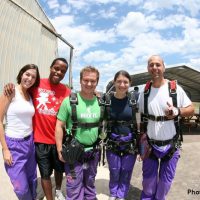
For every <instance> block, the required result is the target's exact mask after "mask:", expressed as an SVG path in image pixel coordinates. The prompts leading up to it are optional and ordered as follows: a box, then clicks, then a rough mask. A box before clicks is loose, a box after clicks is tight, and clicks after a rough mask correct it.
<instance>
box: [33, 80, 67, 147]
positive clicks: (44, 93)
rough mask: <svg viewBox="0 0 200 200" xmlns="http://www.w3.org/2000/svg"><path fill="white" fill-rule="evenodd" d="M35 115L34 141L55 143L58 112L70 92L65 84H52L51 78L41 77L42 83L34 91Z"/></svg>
mask: <svg viewBox="0 0 200 200" xmlns="http://www.w3.org/2000/svg"><path fill="white" fill-rule="evenodd" d="M31 93H32V98H33V104H34V107H35V115H34V117H33V130H34V141H35V142H38V143H44V144H55V126H56V120H57V117H56V116H57V112H58V110H59V108H60V105H61V103H62V101H63V99H64V98H65V97H67V96H69V94H70V89H69V88H67V87H66V86H65V85H64V84H62V83H60V84H58V85H54V84H51V83H50V82H49V79H41V80H40V85H39V87H37V88H34V89H33V90H32V91H31Z"/></svg>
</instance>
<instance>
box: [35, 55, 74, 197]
mask: <svg viewBox="0 0 200 200" xmlns="http://www.w3.org/2000/svg"><path fill="white" fill-rule="evenodd" d="M67 69H68V63H67V61H66V60H65V59H63V58H56V59H55V60H54V61H53V62H52V64H51V66H50V75H49V78H48V79H41V80H40V85H39V87H38V88H35V89H34V90H33V91H32V98H33V104H34V107H35V115H34V118H33V128H34V141H35V147H36V159H37V163H38V167H39V170H40V174H41V183H42V188H43V190H44V193H45V195H46V199H47V200H53V195H52V184H51V179H50V176H51V174H52V172H53V169H55V182H56V196H57V198H58V199H59V200H64V199H63V198H64V197H62V196H63V195H62V193H61V190H60V189H61V184H62V176H63V172H64V166H63V163H62V162H60V161H59V159H58V155H57V151H56V145H55V144H56V143H55V126H56V116H57V112H58V110H59V107H60V105H61V103H62V101H63V99H64V98H65V97H67V96H69V94H70V89H69V88H67V87H66V86H65V85H63V84H62V83H60V81H61V80H62V79H63V78H64V76H65V73H66V72H67Z"/></svg>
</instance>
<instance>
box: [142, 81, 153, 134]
mask: <svg viewBox="0 0 200 200" xmlns="http://www.w3.org/2000/svg"><path fill="white" fill-rule="evenodd" d="M147 84H148V88H146V87H145V91H144V114H145V115H148V114H149V111H148V97H149V94H150V91H151V85H152V82H148V83H147ZM143 123H144V126H143V128H144V132H145V133H146V132H147V124H148V120H146V121H143Z"/></svg>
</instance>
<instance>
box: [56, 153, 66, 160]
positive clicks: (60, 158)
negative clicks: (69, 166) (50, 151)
mask: <svg viewBox="0 0 200 200" xmlns="http://www.w3.org/2000/svg"><path fill="white" fill-rule="evenodd" d="M58 158H59V160H60V161H61V162H65V160H64V159H63V157H62V153H61V151H58Z"/></svg>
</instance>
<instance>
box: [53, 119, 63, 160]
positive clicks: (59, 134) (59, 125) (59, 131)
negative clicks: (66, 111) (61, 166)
mask: <svg viewBox="0 0 200 200" xmlns="http://www.w3.org/2000/svg"><path fill="white" fill-rule="evenodd" d="M64 128H65V122H63V121H60V120H59V119H57V121H56V129H55V139H56V147H57V151H58V157H59V159H60V160H61V161H62V162H65V161H64V160H63V157H62V154H61V151H62V141H63V129H64Z"/></svg>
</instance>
